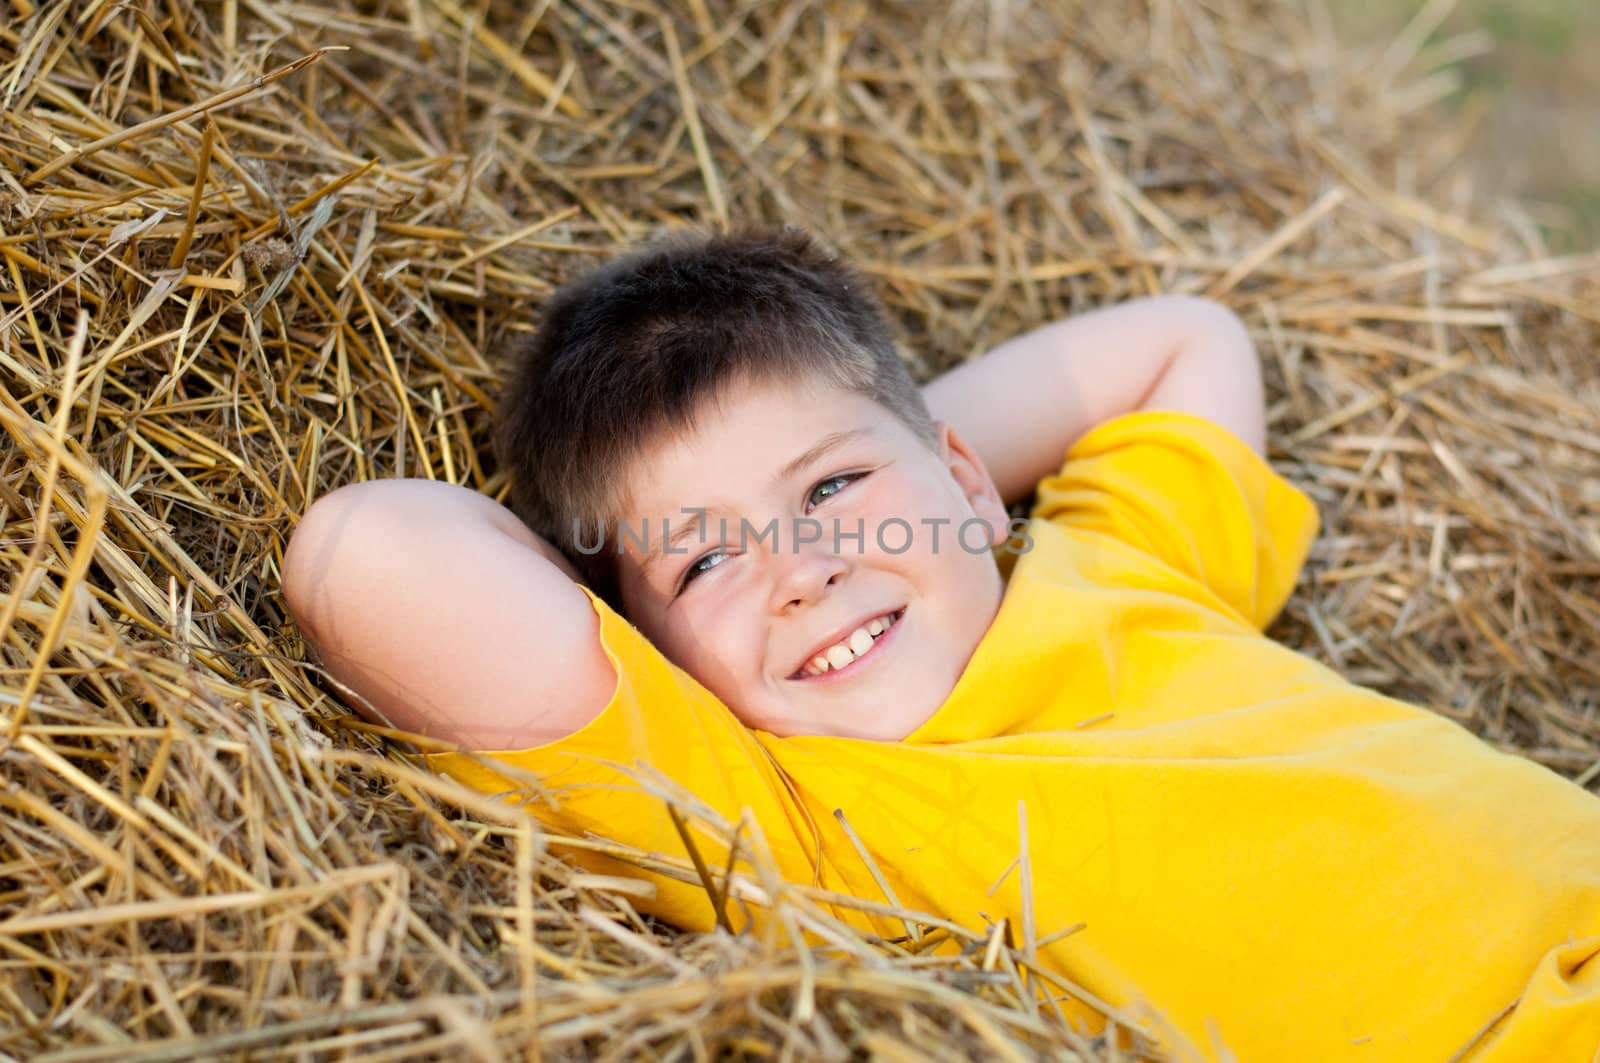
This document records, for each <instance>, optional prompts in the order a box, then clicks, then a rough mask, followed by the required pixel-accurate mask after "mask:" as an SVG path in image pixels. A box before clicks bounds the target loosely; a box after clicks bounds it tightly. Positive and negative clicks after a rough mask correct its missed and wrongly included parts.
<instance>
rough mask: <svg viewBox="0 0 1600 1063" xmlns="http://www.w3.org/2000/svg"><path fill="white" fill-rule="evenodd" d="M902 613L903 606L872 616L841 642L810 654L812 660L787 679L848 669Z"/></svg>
mask: <svg viewBox="0 0 1600 1063" xmlns="http://www.w3.org/2000/svg"><path fill="white" fill-rule="evenodd" d="M905 612H906V611H905V607H904V606H902V607H901V608H899V609H894V610H891V611H890V612H887V613H883V614H882V615H880V616H875V617H873V618H872V619H871V620H868V621H867V622H866V623H864V624H862V625H861V626H860V627H858V628H856V629H855V630H854V631H852V632H851V633H850V634H849V635H847V636H845V637H844V638H843V639H841V640H840V641H838V642H836V643H834V644H833V645H831V646H827V647H825V648H823V649H822V650H820V651H818V652H817V653H815V654H813V655H812V657H811V659H810V660H808V661H807V662H806V663H805V664H804V665H803V666H801V668H800V670H799V671H797V672H795V673H794V674H793V675H791V676H790V677H789V678H790V679H818V678H821V677H823V676H828V675H832V674H835V673H838V672H844V671H848V670H850V669H851V668H852V667H853V666H854V665H855V664H856V662H858V661H860V660H861V659H862V658H863V657H867V656H869V655H870V654H871V653H872V651H873V649H874V648H876V646H877V645H878V643H879V642H880V641H882V639H883V638H884V636H885V635H887V634H888V633H889V632H890V631H891V630H893V629H894V627H895V625H896V624H898V623H899V622H900V619H901V618H902V617H903V616H905Z"/></svg>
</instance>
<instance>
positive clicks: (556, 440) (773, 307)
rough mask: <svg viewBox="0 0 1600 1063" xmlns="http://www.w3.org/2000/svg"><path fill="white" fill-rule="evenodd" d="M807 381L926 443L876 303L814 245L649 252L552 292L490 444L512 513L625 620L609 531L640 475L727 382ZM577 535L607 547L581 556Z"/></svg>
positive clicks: (921, 414) (519, 354)
mask: <svg viewBox="0 0 1600 1063" xmlns="http://www.w3.org/2000/svg"><path fill="white" fill-rule="evenodd" d="M805 379H813V380H822V381H825V382H828V383H831V384H833V385H835V386H838V387H841V388H843V389H845V390H849V391H853V392H856V393H858V394H861V395H864V396H866V397H867V398H870V399H872V400H873V401H875V402H877V403H878V404H879V405H881V406H883V407H884V408H885V409H887V410H888V411H889V412H890V413H892V414H893V415H894V416H895V417H897V418H898V419H899V420H900V421H901V422H903V423H904V424H905V425H906V426H907V427H909V428H910V429H911V430H912V431H913V432H915V433H916V434H917V436H918V437H919V438H920V439H922V440H923V441H924V442H926V443H927V444H928V445H929V446H932V445H933V440H934V432H933V425H932V421H931V420H930V418H929V416H928V409H927V406H926V405H925V404H924V403H923V401H922V394H921V392H920V391H919V390H918V389H917V387H916V385H915V384H914V383H913V382H912V380H911V377H910V375H909V374H908V373H907V372H906V369H905V366H904V364H903V363H902V362H901V361H900V358H899V356H898V355H897V354H896V353H895V347H894V340H893V337H892V336H891V335H890V332H889V326H888V323H887V321H886V320H885V316H884V311H883V305H882V304H881V303H880V302H879V301H878V299H877V297H876V296H875V295H874V294H873V293H872V288H871V286H870V285H869V283H868V282H867V280H866V278H865V277H863V276H862V275H861V274H860V273H858V272H856V271H855V270H853V269H851V268H849V267H848V266H846V265H845V264H844V263H842V262H841V261H839V260H838V259H837V258H835V257H834V256H832V255H830V254H828V253H827V252H826V251H824V250H823V249H822V248H821V247H819V246H818V245H817V243H816V242H815V241H813V240H812V239H811V238H810V237H809V236H807V235H806V234H805V233H803V232H800V231H798V230H795V229H784V230H782V231H780V232H772V233H736V234H732V235H723V236H711V237H700V236H675V237H669V238H666V239H663V240H659V241H656V242H653V243H650V244H647V245H645V246H644V247H643V248H641V249H639V250H636V251H634V252H632V253H630V254H627V255H624V256H622V257H620V258H618V259H616V260H614V261H612V262H610V263H608V264H606V265H604V266H601V267H599V268H598V269H595V270H593V271H591V272H589V273H587V274H585V275H584V276H582V277H580V278H579V279H578V280H577V281H576V282H574V283H573V284H571V285H570V286H568V287H566V288H563V289H562V290H561V291H559V292H557V293H556V294H555V295H554V296H553V297H551V299H550V301H549V302H548V303H547V304H545V307H544V319H543V321H542V323H541V324H540V326H539V329H538V331H537V332H536V333H535V334H534V335H533V336H532V337H530V338H529V339H528V340H527V341H526V342H525V343H524V344H523V345H522V346H521V348H520V349H519V350H518V351H516V353H515V354H514V356H513V361H512V365H511V367H510V375H509V378H508V380H507V382H506V387H505V390H504V392H503V393H502V395H501V398H500V404H499V408H498V409H497V411H496V414H495V418H496V425H495V436H494V444H495V453H496V456H497V458H498V460H499V462H500V465H501V467H502V468H503V469H505V470H506V472H507V473H508V475H509V476H510V479H511V500H512V507H513V509H514V510H515V511H516V513H517V515H518V516H519V517H521V518H522V520H523V521H524V522H525V523H526V524H527V525H528V526H529V527H530V528H532V529H533V530H534V531H535V532H537V533H538V534H539V535H541V536H543V537H544V538H545V539H546V540H547V541H549V542H550V543H552V544H553V545H555V546H556V547H557V548H559V549H560V550H561V551H562V552H563V553H565V554H566V555H567V556H568V557H570V558H571V559H572V561H573V563H574V564H575V565H576V566H577V567H578V570H579V572H580V573H581V574H582V575H583V578H584V581H585V582H586V583H588V584H589V586H590V587H591V588H592V589H593V590H594V591H595V592H596V593H597V594H599V595H600V596H601V597H603V598H605V599H607V600H608V601H610V602H611V603H612V604H613V605H618V606H619V607H620V602H619V598H620V595H619V594H618V592H617V587H616V557H615V549H614V547H612V546H611V544H610V540H609V539H606V538H605V536H604V531H605V529H606V527H607V526H608V524H609V522H610V521H611V520H613V519H615V518H616V517H617V516H618V514H616V513H615V512H614V510H615V509H616V508H617V507H618V506H619V505H620V504H621V502H622V499H621V497H620V492H621V484H622V483H623V480H624V477H625V476H626V475H627V474H628V471H629V469H630V467H631V466H632V464H633V463H634V462H635V461H637V460H639V458H640V457H641V456H642V454H643V453H644V451H645V450H646V448H647V447H648V446H649V445H650V443H651V442H652V441H653V440H655V439H657V438H659V437H660V436H661V434H662V433H663V432H669V431H672V430H676V429H679V428H683V427H686V426H688V425H689V424H690V423H691V422H692V419H693V417H694V415H695V412H696V410H697V409H698V408H699V405H700V403H701V402H702V401H703V400H704V399H706V398H708V397H712V396H715V395H716V394H718V393H719V392H720V391H721V389H723V388H725V387H726V386H727V385H728V384H729V383H730V382H733V381H735V380H750V381H753V382H765V381H771V380H792V381H799V380H805ZM578 536H582V539H581V542H582V543H583V544H584V545H585V547H592V545H593V544H595V543H597V542H600V541H605V542H606V545H607V548H606V549H603V550H599V551H593V550H590V551H589V552H588V553H585V552H584V551H580V550H578V549H576V544H577V543H578V542H579V541H580V540H579V539H578Z"/></svg>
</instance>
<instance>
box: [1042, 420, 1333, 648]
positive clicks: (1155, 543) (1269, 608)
mask: <svg viewBox="0 0 1600 1063" xmlns="http://www.w3.org/2000/svg"><path fill="white" fill-rule="evenodd" d="M1032 515H1033V516H1034V517H1036V518H1041V519H1044V520H1048V521H1051V522H1054V523H1057V524H1060V525H1062V526H1063V527H1066V528H1069V529H1076V530H1082V531H1087V532H1093V533H1099V534H1102V535H1106V536H1110V537H1111V538H1113V539H1115V540H1117V541H1118V542H1121V543H1124V544H1126V545H1127V546H1130V547H1132V548H1133V549H1135V550H1138V551H1140V552H1141V553H1144V554H1147V555H1149V556H1151V557H1153V558H1155V559H1157V560H1159V561H1161V562H1163V563H1164V564H1166V565H1168V566H1170V567H1171V568H1173V569H1176V570H1177V571H1179V572H1181V573H1183V574H1184V575H1186V576H1188V577H1190V578H1192V579H1193V580H1195V581H1196V582H1198V583H1200V584H1202V585H1203V586H1204V587H1205V588H1207V589H1208V590H1209V591H1211V593H1212V594H1213V595H1215V596H1216V597H1217V598H1219V599H1221V601H1222V602H1223V603H1225V604H1226V605H1227V606H1228V607H1229V608H1231V609H1232V610H1233V611H1234V612H1236V613H1238V614H1239V615H1240V616H1242V617H1244V618H1245V619H1247V620H1248V621H1249V622H1250V623H1251V624H1253V625H1254V626H1255V627H1257V628H1258V629H1259V628H1265V627H1266V626H1267V624H1269V623H1270V622H1271V621H1272V618H1273V617H1274V616H1276V615H1277V614H1278V611H1279V610H1280V609H1282V608H1283V604H1284V602H1285V601H1287V600H1288V597H1289V594H1290V592H1291V591H1293V590H1294V584H1295V579H1296V578H1297V576H1298V574H1299V571H1300V566H1301V565H1302V564H1304V563H1305V558H1306V553H1307V552H1308V551H1309V549H1310V547H1311V541H1312V539H1313V538H1314V537H1315V536H1316V532H1317V511H1316V507H1315V506H1314V505H1313V504H1312V502H1311V500H1310V499H1309V498H1307V497H1306V495H1305V494H1304V493H1303V492H1302V491H1300V490H1299V489H1298V488H1296V487H1295V486H1294V485H1292V484H1290V483H1289V482H1288V481H1287V480H1285V479H1284V478H1283V477H1282V476H1280V475H1278V473H1276V472H1274V471H1273V469H1272V467H1271V466H1269V465H1268V464H1267V463H1266V462H1265V461H1264V460H1262V458H1261V457H1260V456H1259V455H1257V454H1256V453H1255V451H1253V450H1251V449H1250V447H1248V446H1247V445H1246V444H1245V443H1244V442H1243V441H1242V440H1240V439H1239V438H1238V437H1237V436H1235V435H1233V433H1231V432H1229V431H1228V430H1227V429H1225V428H1222V427H1221V426H1220V425H1217V424H1214V423H1212V422H1211V421H1208V420H1205V419H1204V418H1201V417H1196V416H1194V415H1193V414H1187V413H1178V412H1175V411H1166V410H1154V411H1140V412H1137V413H1132V414H1128V415H1126V416H1123V417H1118V418H1115V419H1113V420H1111V421H1107V422H1105V423H1104V424H1102V425H1100V426H1098V427H1097V428H1095V429H1094V430H1093V431H1091V432H1089V433H1088V434H1087V435H1085V436H1083V437H1082V438H1081V439H1079V440H1078V442H1077V443H1075V444H1074V445H1073V447H1072V449H1071V450H1070V451H1068V452H1067V457H1066V462H1065V464H1063V465H1062V467H1061V470H1060V472H1058V473H1056V474H1055V475H1054V476H1049V477H1046V478H1045V479H1043V480H1041V481H1040V482H1039V487H1038V493H1037V502H1036V503H1035V505H1034V508H1033V514H1032Z"/></svg>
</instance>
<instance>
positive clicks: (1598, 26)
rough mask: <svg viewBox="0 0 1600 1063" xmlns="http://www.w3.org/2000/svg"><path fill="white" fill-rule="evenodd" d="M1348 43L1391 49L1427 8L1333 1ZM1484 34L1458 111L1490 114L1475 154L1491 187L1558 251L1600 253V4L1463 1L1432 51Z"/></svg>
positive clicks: (1469, 62)
mask: <svg viewBox="0 0 1600 1063" xmlns="http://www.w3.org/2000/svg"><path fill="white" fill-rule="evenodd" d="M1326 2H1327V4H1328V7H1329V9H1330V11H1331V12H1332V13H1333V16H1334V19H1335V22H1336V24H1337V25H1339V27H1340V32H1341V36H1342V37H1343V38H1344V39H1345V40H1346V41H1348V42H1351V43H1356V44H1363V43H1381V42H1383V41H1386V40H1388V39H1392V38H1393V36H1394V35H1395V34H1396V33H1397V32H1399V30H1400V29H1401V28H1402V27H1404V26H1405V25H1406V24H1407V23H1408V22H1409V21H1410V20H1411V19H1412V17H1413V16H1414V15H1416V14H1417V12H1418V11H1420V10H1422V8H1423V7H1424V0H1404V2H1395V0H1326ZM1471 30H1482V31H1486V32H1487V33H1488V34H1490V35H1491V36H1492V37H1493V38H1494V41H1495V44H1494V47H1493V49H1492V50H1491V51H1489V52H1488V53H1487V54H1485V55H1480V56H1475V57H1473V58H1470V59H1466V60H1463V61H1461V62H1460V63H1458V64H1456V69H1457V71H1458V73H1459V75H1460V78H1461V87H1460V89H1459V90H1458V91H1457V92H1456V93H1455V94H1454V95H1453V96H1452V97H1451V98H1450V101H1449V105H1450V106H1454V107H1456V108H1458V109H1466V110H1471V111H1474V112H1476V111H1478V110H1481V111H1482V120H1481V122H1480V123H1479V125H1478V126H1477V131H1476V136H1475V138H1474V142H1473V145H1472V147H1471V149H1470V150H1469V152H1468V160H1467V161H1468V165H1470V166H1472V167H1473V168H1474V169H1475V170H1476V172H1477V174H1478V176H1479V178H1480V180H1481V182H1482V184H1483V187H1484V188H1485V189H1486V190H1487V191H1489V192H1491V193H1492V194H1495V195H1501V196H1509V197H1512V198H1514V199H1517V200H1518V201H1520V202H1522V203H1524V204H1525V206H1526V209H1527V211H1528V213H1529V215H1530V216H1531V217H1532V218H1533V219H1534V221H1535V222H1536V223H1537V224H1538V225H1539V226H1540V228H1541V229H1542V230H1543V231H1544V233H1545V236H1546V239H1547V240H1548V241H1549V242H1550V245H1551V247H1552V248H1553V249H1555V250H1559V251H1577V250H1587V249H1592V248H1596V247H1600V62H1597V58H1600V0H1459V2H1458V3H1457V4H1455V5H1454V8H1453V9H1452V10H1451V12H1450V14H1449V16H1448V17H1447V18H1446V19H1445V20H1444V22H1443V24H1442V25H1441V26H1440V27H1439V28H1438V29H1437V30H1436V31H1435V32H1434V33H1433V35H1432V37H1431V38H1430V41H1439V40H1443V39H1445V38H1448V37H1450V36H1452V35H1456V34H1460V33H1464V32H1467V31H1471Z"/></svg>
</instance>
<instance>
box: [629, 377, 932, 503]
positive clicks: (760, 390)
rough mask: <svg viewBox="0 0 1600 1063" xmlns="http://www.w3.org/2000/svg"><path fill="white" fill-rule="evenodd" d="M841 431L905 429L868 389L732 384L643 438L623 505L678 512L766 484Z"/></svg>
mask: <svg viewBox="0 0 1600 1063" xmlns="http://www.w3.org/2000/svg"><path fill="white" fill-rule="evenodd" d="M846 433H862V434H864V435H867V436H871V437H884V436H894V437H897V436H898V435H906V436H908V437H909V436H910V435H911V433H910V430H909V429H907V428H906V427H905V426H903V425H902V424H901V423H900V421H899V420H898V419H897V418H896V417H895V416H894V415H893V414H891V413H890V412H889V411H888V410H886V409H884V408H883V407H882V406H880V405H878V403H876V402H874V401H873V400H871V399H869V398H867V397H866V396H865V395H861V394H858V393H856V392H853V391H847V390H844V389H842V388H839V387H836V386H833V385H830V384H827V383H825V382H821V381H801V382H794V383H788V382H781V381H780V382H775V383H746V382H738V383H733V384H729V385H728V386H727V387H725V388H723V389H722V391H721V392H720V393H719V394H718V395H716V396H715V397H712V398H708V399H706V400H704V401H702V402H701V404H700V406H699V407H698V408H697V409H696V411H695V416H694V418H693V421H692V422H691V423H690V424H688V425H685V426H684V427H682V428H680V429H678V430H677V431H673V432H667V433H663V434H662V436H661V437H660V438H658V439H655V440H651V441H649V442H648V443H646V444H645V446H644V447H643V450H642V453H641V454H640V456H639V459H638V460H637V461H636V462H634V464H633V469H632V470H631V473H630V475H629V476H628V477H627V478H626V481H627V489H626V491H625V494H624V496H623V497H624V499H625V501H624V503H623V507H622V508H623V509H624V510H625V511H627V512H630V513H632V514H634V515H644V514H648V515H665V516H675V515H677V513H678V511H679V509H680V508H681V507H683V506H702V505H714V504H718V503H719V502H723V501H727V500H731V499H732V498H734V497H743V496H747V495H748V494H749V493H750V492H752V491H759V490H764V489H765V488H766V487H767V486H769V481H770V480H771V479H772V478H773V477H774V476H775V475H777V474H778V473H779V472H780V471H781V470H782V469H783V468H784V466H786V465H788V464H789V463H790V462H792V461H794V459H796V458H797V457H799V456H801V455H802V454H804V453H805V452H806V451H807V450H809V449H811V448H813V447H815V446H817V445H818V444H819V443H822V442H824V441H827V440H829V439H830V438H833V437H839V436H841V435H844V434H846Z"/></svg>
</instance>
